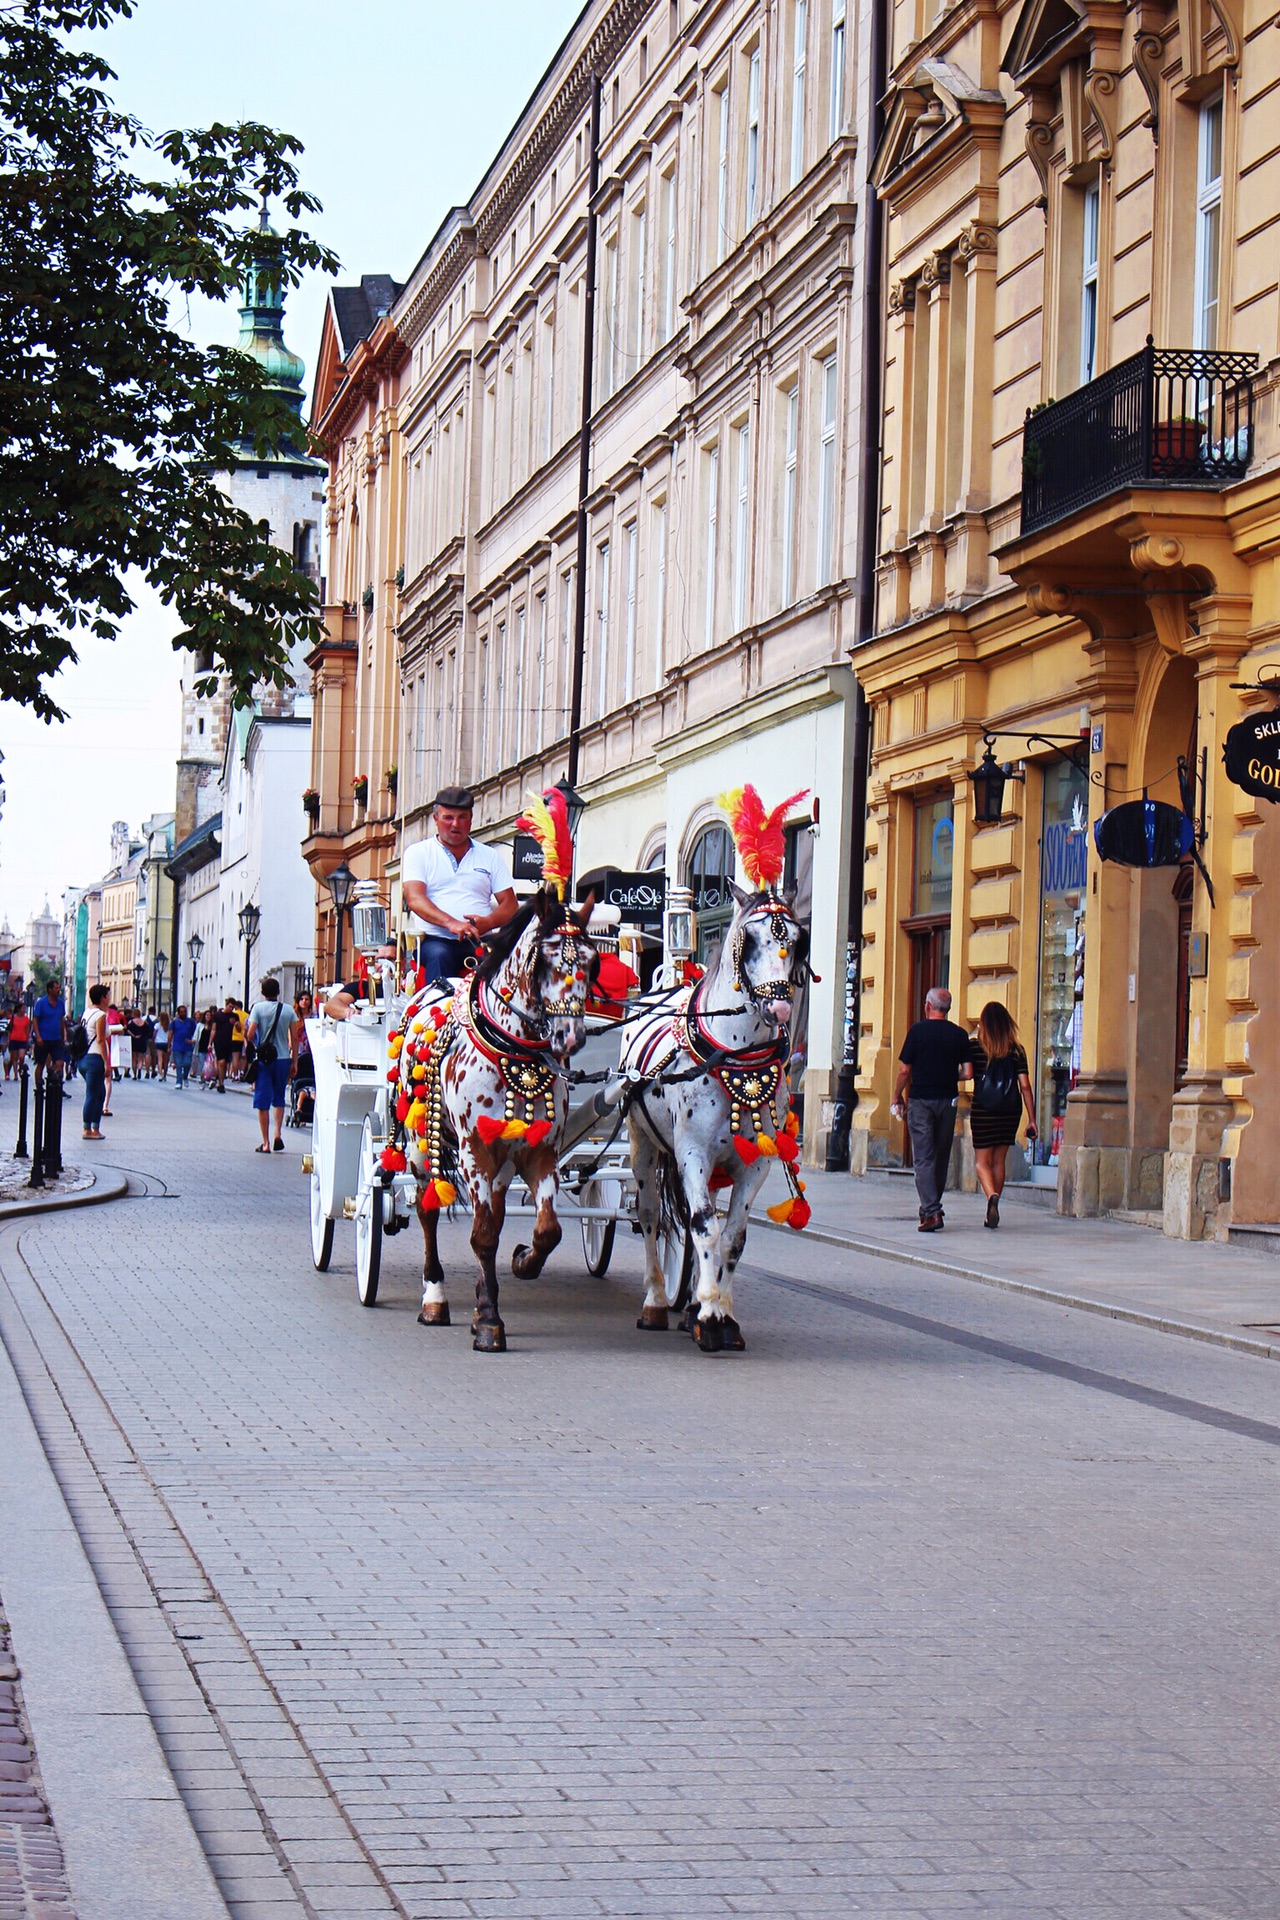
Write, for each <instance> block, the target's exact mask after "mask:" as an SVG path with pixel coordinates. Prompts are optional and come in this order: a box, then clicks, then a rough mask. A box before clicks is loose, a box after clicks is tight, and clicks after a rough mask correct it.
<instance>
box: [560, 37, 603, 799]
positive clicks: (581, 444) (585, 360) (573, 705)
mask: <svg viewBox="0 0 1280 1920" xmlns="http://www.w3.org/2000/svg"><path fill="white" fill-rule="evenodd" d="M588 142H589V146H590V154H589V157H588V166H587V266H586V287H585V290H584V302H583V314H582V424H581V426H580V427H579V429H578V572H577V578H576V580H575V581H574V593H573V677H572V680H571V682H570V691H569V766H568V773H567V778H568V781H569V785H570V786H571V787H576V786H577V784H578V753H579V749H580V747H581V744H582V682H583V678H584V669H585V666H586V653H587V495H588V493H589V492H590V490H591V404H592V384H593V381H594V376H595V353H596V225H597V221H596V194H597V192H598V191H599V187H600V76H599V74H598V73H593V74H592V76H591V123H590V132H589V134H588Z"/></svg>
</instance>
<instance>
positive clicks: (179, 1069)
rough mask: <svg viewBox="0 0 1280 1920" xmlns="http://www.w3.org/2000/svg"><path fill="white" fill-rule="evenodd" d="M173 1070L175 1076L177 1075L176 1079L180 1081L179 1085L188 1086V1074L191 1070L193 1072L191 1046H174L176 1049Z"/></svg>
mask: <svg viewBox="0 0 1280 1920" xmlns="http://www.w3.org/2000/svg"><path fill="white" fill-rule="evenodd" d="M173 1072H174V1077H175V1079H176V1080H177V1082H178V1085H179V1086H180V1087H185V1086H186V1084H187V1078H188V1075H189V1074H190V1072H191V1049H190V1047H175V1048H174V1050H173Z"/></svg>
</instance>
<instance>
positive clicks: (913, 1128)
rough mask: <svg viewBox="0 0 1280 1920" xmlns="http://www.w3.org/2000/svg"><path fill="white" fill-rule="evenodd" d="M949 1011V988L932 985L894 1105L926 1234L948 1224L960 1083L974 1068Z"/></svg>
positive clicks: (904, 1056) (903, 1061) (906, 1050)
mask: <svg viewBox="0 0 1280 1920" xmlns="http://www.w3.org/2000/svg"><path fill="white" fill-rule="evenodd" d="M950 1012H951V995H950V994H949V993H948V992H947V989H946V988H945V987H931V988H930V989H929V991H928V993H927V994H926V995H925V997H924V1019H923V1020H917V1021H916V1022H915V1023H914V1025H912V1026H910V1027H908V1029H907V1037H906V1039H905V1040H904V1041H903V1043H902V1051H901V1053H900V1054H899V1055H898V1060H899V1063H900V1064H899V1066H898V1081H897V1085H896V1086H895V1087H894V1090H893V1104H892V1106H891V1107H890V1109H889V1111H890V1112H891V1113H892V1114H893V1116H894V1118H895V1120H901V1119H903V1117H904V1112H905V1118H906V1122H907V1133H908V1135H909V1136H910V1139H911V1161H912V1167H913V1170H914V1173H915V1176H916V1194H917V1197H918V1199H919V1202H920V1232H921V1233H937V1232H938V1231H939V1230H940V1229H941V1228H942V1227H943V1226H945V1224H946V1222H945V1219H944V1217H943V1211H942V1196H943V1194H944V1192H945V1191H946V1186H947V1169H948V1167H949V1165H950V1163H951V1142H952V1140H953V1139H954V1138H955V1131H956V1101H957V1098H958V1096H959V1092H960V1086H959V1083H960V1081H961V1080H967V1079H968V1078H969V1076H970V1074H971V1073H972V1072H973V1068H972V1067H971V1065H970V1063H969V1036H968V1034H967V1033H966V1032H965V1030H964V1028H963V1027H958V1026H956V1025H955V1024H954V1022H953V1021H951V1020H949V1019H948V1018H947V1015H948V1014H949V1013H950ZM904 1102H905V1107H904Z"/></svg>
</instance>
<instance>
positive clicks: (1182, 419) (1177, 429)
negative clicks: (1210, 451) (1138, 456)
mask: <svg viewBox="0 0 1280 1920" xmlns="http://www.w3.org/2000/svg"><path fill="white" fill-rule="evenodd" d="M1203 439H1204V421H1203V420H1198V419H1196V417H1195V416H1194V415H1193V414H1186V413H1175V414H1174V415H1173V416H1172V417H1171V418H1170V419H1168V420H1157V421H1155V423H1154V424H1153V426H1152V429H1151V464H1152V467H1153V469H1154V471H1155V472H1156V473H1188V472H1191V471H1192V470H1193V469H1194V468H1195V467H1196V466H1197V465H1198V463H1199V460H1200V442H1201V441H1202V440H1203Z"/></svg>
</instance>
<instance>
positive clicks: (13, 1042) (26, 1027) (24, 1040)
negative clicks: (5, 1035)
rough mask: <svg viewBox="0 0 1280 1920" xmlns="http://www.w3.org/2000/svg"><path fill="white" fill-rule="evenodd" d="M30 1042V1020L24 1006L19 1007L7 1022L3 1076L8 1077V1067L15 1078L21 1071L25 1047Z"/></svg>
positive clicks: (25, 1053)
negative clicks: (7, 1050) (7, 1042)
mask: <svg viewBox="0 0 1280 1920" xmlns="http://www.w3.org/2000/svg"><path fill="white" fill-rule="evenodd" d="M30 1042H31V1021H30V1019H29V1017H28V1015H27V1010H26V1008H25V1007H19V1008H18V1010H17V1012H16V1013H15V1014H14V1016H13V1018H12V1020H11V1021H10V1022H9V1052H8V1055H7V1057H6V1059H5V1063H4V1077H5V1079H6V1080H7V1079H8V1078H9V1071H10V1068H12V1070H13V1077H14V1079H15V1080H16V1079H17V1077H18V1075H19V1073H20V1072H21V1071H22V1063H23V1061H24V1060H25V1059H26V1057H27V1048H28V1046H29V1045H30Z"/></svg>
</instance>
